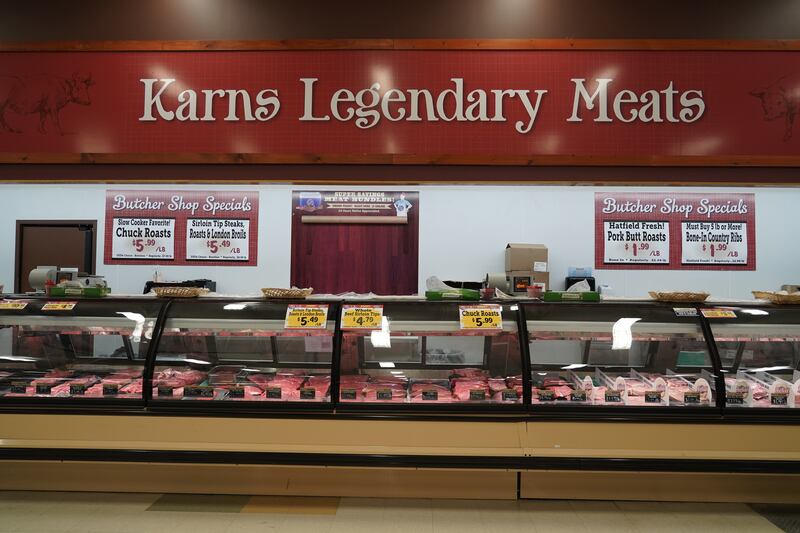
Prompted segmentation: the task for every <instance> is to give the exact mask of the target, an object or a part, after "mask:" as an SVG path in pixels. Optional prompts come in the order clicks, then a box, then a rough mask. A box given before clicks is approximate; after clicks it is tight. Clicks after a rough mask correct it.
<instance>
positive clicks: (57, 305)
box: [42, 302, 78, 311]
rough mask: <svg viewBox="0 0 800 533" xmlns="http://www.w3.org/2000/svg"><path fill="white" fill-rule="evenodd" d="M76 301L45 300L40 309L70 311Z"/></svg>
mask: <svg viewBox="0 0 800 533" xmlns="http://www.w3.org/2000/svg"><path fill="white" fill-rule="evenodd" d="M76 305H78V302H47V303H46V304H44V305H43V306H42V311H72V310H73V309H75V306H76Z"/></svg>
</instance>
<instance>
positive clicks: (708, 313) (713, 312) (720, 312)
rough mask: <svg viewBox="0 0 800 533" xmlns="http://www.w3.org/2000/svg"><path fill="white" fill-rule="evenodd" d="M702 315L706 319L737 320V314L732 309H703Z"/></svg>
mask: <svg viewBox="0 0 800 533" xmlns="http://www.w3.org/2000/svg"><path fill="white" fill-rule="evenodd" d="M700 313H702V314H703V316H704V317H706V318H736V313H735V312H734V311H731V310H730V309H701V310H700Z"/></svg>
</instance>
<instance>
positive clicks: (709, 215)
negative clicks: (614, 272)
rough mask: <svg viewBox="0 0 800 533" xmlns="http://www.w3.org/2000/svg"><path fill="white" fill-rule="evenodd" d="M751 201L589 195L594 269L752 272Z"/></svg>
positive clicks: (742, 196)
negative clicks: (592, 206) (592, 210)
mask: <svg viewBox="0 0 800 533" xmlns="http://www.w3.org/2000/svg"><path fill="white" fill-rule="evenodd" d="M755 220H756V218H755V195H753V194H752V193H748V194H737V193H730V194H728V193H726V194H717V193H711V194H700V193H685V194H682V193H616V192H608V193H605V192H599V193H596V194H595V268H598V269H669V270H755V268H756V222H755Z"/></svg>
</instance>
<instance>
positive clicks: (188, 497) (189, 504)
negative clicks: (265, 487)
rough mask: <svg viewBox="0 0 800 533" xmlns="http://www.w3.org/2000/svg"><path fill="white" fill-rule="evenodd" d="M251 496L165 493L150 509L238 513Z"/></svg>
mask: <svg viewBox="0 0 800 533" xmlns="http://www.w3.org/2000/svg"><path fill="white" fill-rule="evenodd" d="M248 500H250V496H238V495H224V494H223V495H212V494H164V495H162V496H161V497H160V498H158V499H157V500H156V501H155V502H153V504H152V505H150V507H148V508H147V510H148V511H181V512H185V513H191V512H198V513H200V512H203V513H238V512H240V511H241V510H242V508H243V507H244V506H245V505H246V504H247V502H248Z"/></svg>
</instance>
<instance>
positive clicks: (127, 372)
mask: <svg viewBox="0 0 800 533" xmlns="http://www.w3.org/2000/svg"><path fill="white" fill-rule="evenodd" d="M142 372H143V369H141V368H121V369H118V370H114V374H113V375H114V376H119V377H122V376H125V377H127V378H128V379H134V378H138V377H141V375H142Z"/></svg>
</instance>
